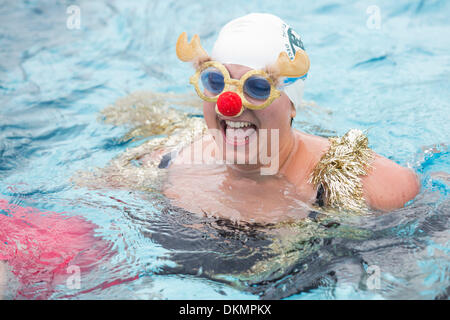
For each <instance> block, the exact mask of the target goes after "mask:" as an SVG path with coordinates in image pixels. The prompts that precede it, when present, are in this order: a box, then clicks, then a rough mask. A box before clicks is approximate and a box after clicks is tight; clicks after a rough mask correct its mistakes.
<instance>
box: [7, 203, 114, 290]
mask: <svg viewBox="0 0 450 320" xmlns="http://www.w3.org/2000/svg"><path fill="white" fill-rule="evenodd" d="M0 210H2V211H3V212H4V213H6V215H5V214H3V213H0V260H4V261H5V260H6V261H7V263H8V265H9V266H10V268H11V270H12V273H13V274H14V275H15V276H16V277H17V279H18V280H19V282H20V288H19V291H18V294H17V297H18V298H20V297H22V298H31V299H46V298H48V297H50V295H51V294H52V292H53V288H54V287H55V285H58V284H64V283H65V282H66V280H67V279H68V277H70V276H71V275H72V274H71V273H69V272H68V269H67V268H68V267H69V266H71V265H76V266H78V267H80V271H81V274H83V272H87V271H89V270H91V269H92V268H93V267H94V266H95V264H96V263H97V262H98V261H99V260H102V259H104V258H105V257H106V256H107V255H108V254H109V253H111V250H110V248H109V246H108V242H106V241H105V240H102V239H101V238H98V237H95V228H96V227H97V226H96V225H95V224H93V223H91V222H89V221H86V220H85V219H83V218H81V217H76V216H74V217H69V216H65V215H63V214H62V213H57V212H40V211H39V210H37V209H35V208H32V207H21V206H18V205H15V204H10V203H9V202H8V201H6V200H3V199H0Z"/></svg>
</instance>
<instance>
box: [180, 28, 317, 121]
mask: <svg viewBox="0 0 450 320" xmlns="http://www.w3.org/2000/svg"><path fill="white" fill-rule="evenodd" d="M176 50H177V56H178V58H179V59H180V60H182V61H185V62H189V61H191V62H193V61H205V60H209V57H208V54H207V53H206V51H205V50H204V49H203V48H202V47H201V45H200V38H199V37H198V35H194V37H193V38H192V41H191V42H190V43H188V42H187V35H186V33H185V32H183V33H182V34H181V35H180V37H179V38H178V41H177V46H176ZM270 68H271V70H273V71H274V72H275V73H276V74H278V76H281V77H301V76H303V75H305V74H306V73H307V72H308V69H309V59H308V56H307V54H306V52H305V51H303V50H302V49H299V50H298V51H297V52H296V54H295V58H294V60H292V61H291V60H290V59H289V57H288V56H287V53H286V52H281V53H280V55H279V56H278V60H277V61H276V63H275V64H274V65H273V66H271V67H270ZM190 83H191V84H192V85H194V87H195V91H196V92H197V94H198V96H199V97H200V98H202V99H203V100H205V101H208V102H216V103H217V104H216V112H218V113H220V114H222V115H224V116H232V117H237V116H239V115H240V114H241V113H242V112H243V111H244V108H243V106H244V107H246V108H249V109H252V110H261V109H264V108H266V107H267V106H269V105H270V104H271V103H272V102H273V100H274V99H276V98H278V97H279V96H280V91H279V90H277V89H276V87H275V85H274V81H273V80H272V78H271V77H270V76H269V75H268V73H267V72H265V71H264V70H250V71H248V72H247V73H245V74H244V75H243V76H242V77H241V79H239V80H237V79H232V78H231V77H230V74H229V72H228V70H227V69H226V68H225V66H224V65H223V64H221V63H220V62H218V61H206V62H203V63H201V64H200V66H199V67H198V69H197V72H196V73H195V74H194V75H193V76H192V77H191V78H190ZM200 84H201V85H200ZM233 89H234V90H233ZM247 97H249V98H251V101H249V98H247Z"/></svg>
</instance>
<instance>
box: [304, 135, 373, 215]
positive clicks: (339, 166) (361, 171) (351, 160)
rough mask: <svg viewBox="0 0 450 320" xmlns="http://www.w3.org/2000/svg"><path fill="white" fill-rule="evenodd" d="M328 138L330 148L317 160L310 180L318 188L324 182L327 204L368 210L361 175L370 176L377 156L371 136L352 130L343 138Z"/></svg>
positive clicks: (356, 209)
mask: <svg viewBox="0 0 450 320" xmlns="http://www.w3.org/2000/svg"><path fill="white" fill-rule="evenodd" d="M328 139H329V141H330V142H331V146H330V149H329V150H328V151H327V152H326V153H325V154H324V155H323V156H322V158H321V159H320V161H319V162H318V163H317V165H316V167H315V168H314V170H313V172H312V173H311V178H310V180H309V182H310V183H312V184H313V185H314V186H315V187H316V188H318V187H319V186H320V185H322V187H323V189H324V191H325V205H326V206H327V207H330V208H335V209H343V210H352V211H356V212H365V211H366V210H367V205H366V202H365V200H364V197H363V188H362V182H361V179H360V176H364V175H367V173H368V170H369V169H370V163H371V161H372V160H373V159H374V153H373V152H372V150H371V149H370V148H369V147H368V144H369V140H368V138H367V136H366V135H365V134H364V133H363V132H362V131H361V130H358V129H351V130H349V131H348V132H347V133H346V134H345V135H344V136H342V137H340V138H339V137H332V138H328Z"/></svg>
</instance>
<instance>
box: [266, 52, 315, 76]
mask: <svg viewBox="0 0 450 320" xmlns="http://www.w3.org/2000/svg"><path fill="white" fill-rule="evenodd" d="M309 64H310V62H309V58H308V55H307V54H306V52H305V51H303V50H302V49H298V50H297V52H296V53H295V57H294V60H291V59H289V57H288V55H287V53H286V52H285V51H283V52H281V53H280V55H279V56H278V59H277V61H276V62H275V64H274V67H275V68H276V69H277V70H278V72H279V75H280V76H283V77H302V76H304V75H305V74H306V73H307V72H308V70H309Z"/></svg>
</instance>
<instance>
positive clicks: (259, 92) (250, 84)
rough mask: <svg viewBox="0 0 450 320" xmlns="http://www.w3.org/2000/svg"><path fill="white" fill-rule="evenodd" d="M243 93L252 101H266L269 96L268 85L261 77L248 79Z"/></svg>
mask: <svg viewBox="0 0 450 320" xmlns="http://www.w3.org/2000/svg"><path fill="white" fill-rule="evenodd" d="M244 92H245V93H246V94H248V95H249V96H250V97H252V98H254V99H258V100H266V99H267V98H269V96H270V83H269V81H267V79H265V78H262V77H258V76H253V77H250V78H248V79H247V80H246V81H245V84H244Z"/></svg>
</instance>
